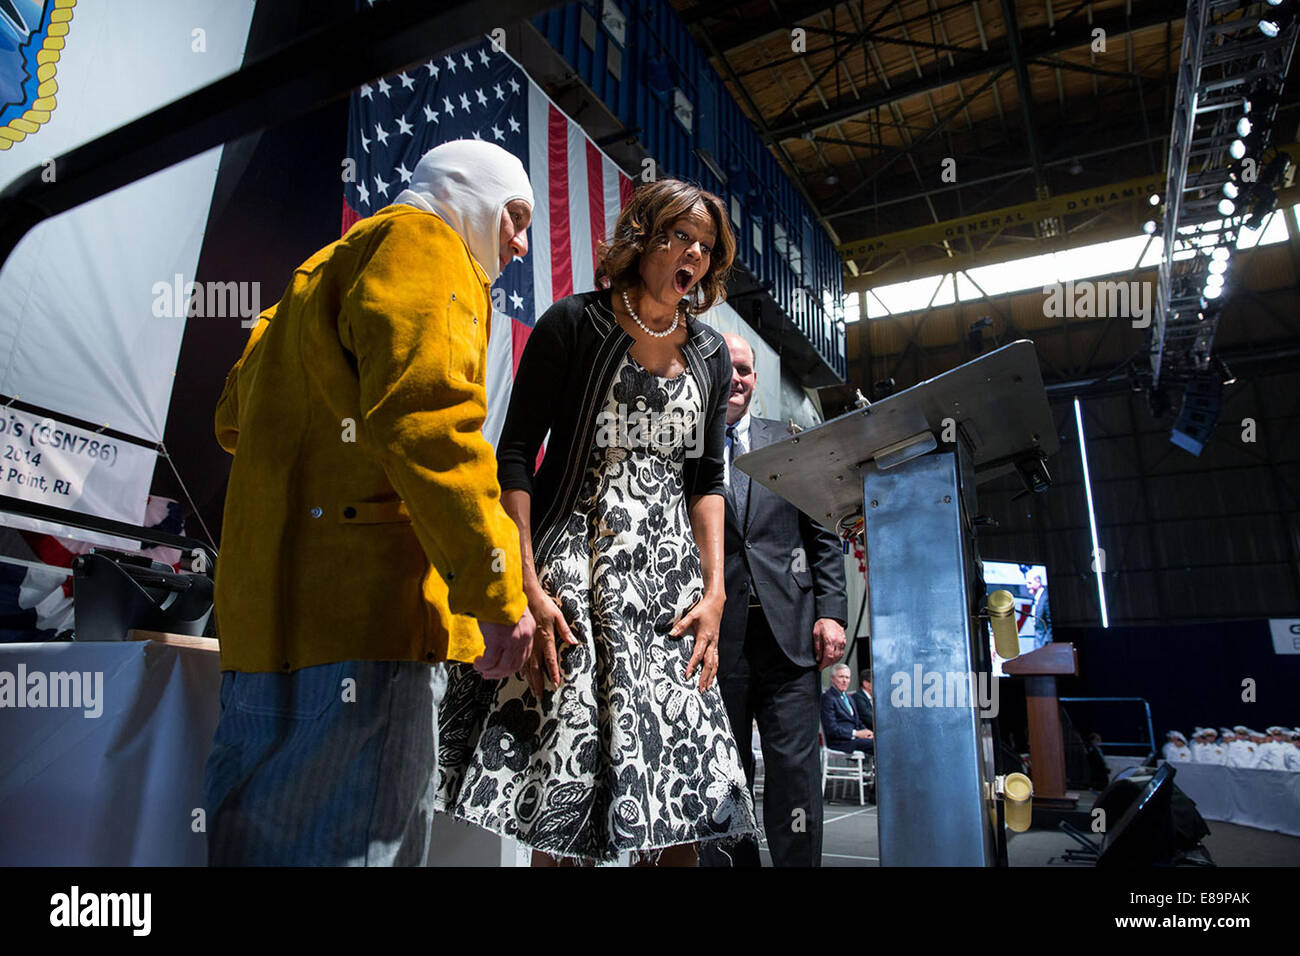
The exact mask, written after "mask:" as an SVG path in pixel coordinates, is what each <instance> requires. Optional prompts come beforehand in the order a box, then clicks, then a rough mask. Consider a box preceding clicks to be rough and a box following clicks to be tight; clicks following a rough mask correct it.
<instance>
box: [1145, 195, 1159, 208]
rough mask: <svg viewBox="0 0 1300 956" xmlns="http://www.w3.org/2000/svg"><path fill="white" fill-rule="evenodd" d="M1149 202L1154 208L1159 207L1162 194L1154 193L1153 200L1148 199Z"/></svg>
mask: <svg viewBox="0 0 1300 956" xmlns="http://www.w3.org/2000/svg"><path fill="white" fill-rule="evenodd" d="M1147 202H1149V203H1151V205H1153V206H1159V205H1160V194H1159V193H1152V194H1151V198H1150V199H1148V200H1147Z"/></svg>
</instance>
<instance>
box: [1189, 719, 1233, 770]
mask: <svg viewBox="0 0 1300 956" xmlns="http://www.w3.org/2000/svg"><path fill="white" fill-rule="evenodd" d="M1218 736H1219V734H1218V731H1216V730H1215V729H1214V728H1213V727H1197V728H1196V732H1195V733H1194V734H1192V761H1193V762H1194V763H1205V764H1219V765H1222V764H1223V763H1224V762H1225V761H1226V760H1227V754H1226V753H1225V752H1224V749H1223V747H1221V746H1220V745H1219V742H1218V740H1217V739H1216V738H1217V737H1218Z"/></svg>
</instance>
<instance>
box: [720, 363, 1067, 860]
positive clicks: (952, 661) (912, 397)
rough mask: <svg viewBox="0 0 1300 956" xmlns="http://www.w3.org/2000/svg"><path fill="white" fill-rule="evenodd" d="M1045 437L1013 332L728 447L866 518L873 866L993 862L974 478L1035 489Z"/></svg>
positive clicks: (1033, 366)
mask: <svg viewBox="0 0 1300 956" xmlns="http://www.w3.org/2000/svg"><path fill="white" fill-rule="evenodd" d="M1057 445H1058V443H1057V437H1056V428H1055V425H1054V424H1053V420H1052V414H1051V410H1050V409H1049V407H1048V404H1047V395H1046V393H1045V392H1044V390H1043V381H1042V377H1041V375H1040V374H1039V371H1038V357H1037V355H1036V354H1035V351H1034V345H1033V343H1032V342H1030V341H1028V340H1021V341H1018V342H1014V343H1012V344H1010V345H1007V346H1004V347H1002V348H1000V349H997V350H996V351H993V352H990V353H989V354H987V355H984V356H982V357H980V358H978V359H975V360H973V361H971V362H967V363H966V364H965V365H962V366H960V367H959V368H956V369H953V370H952V371H950V372H946V373H944V374H943V375H940V376H938V377H936V378H932V379H930V380H928V381H926V382H922V383H921V384H919V385H915V386H913V387H912V388H909V389H907V390H906V391H902V392H899V393H897V394H895V395H891V396H890V397H889V398H886V399H884V400H882V401H879V402H876V403H874V404H871V405H869V406H867V407H863V408H859V409H856V410H854V411H850V412H847V413H846V414H843V415H841V416H839V417H838V418H835V419H832V420H831V421H828V422H825V423H823V424H821V425H818V426H817V427H815V428H811V429H808V430H806V431H804V432H801V433H800V434H798V435H796V436H794V437H793V438H789V439H787V440H785V441H783V442H780V443H778V444H775V445H769V446H767V447H765V448H760V449H758V450H757V451H754V452H751V453H749V454H747V455H743V456H741V457H740V458H737V459H736V467H738V468H740V469H741V470H742V471H744V472H745V473H746V474H748V475H750V476H751V477H752V478H753V480H754V481H757V482H760V483H761V484H763V485H765V486H767V487H768V488H770V489H771V490H772V491H773V492H775V493H776V494H778V495H780V496H781V497H783V498H785V499H786V500H788V501H790V502H791V503H792V504H794V505H795V507H797V508H799V509H800V510H801V511H803V512H805V513H806V514H808V515H810V516H811V517H813V518H815V519H817V520H818V521H819V522H820V523H821V524H823V525H825V526H826V527H827V528H830V529H832V530H839V527H840V526H841V525H845V524H847V523H848V522H850V521H852V520H853V519H854V518H855V517H856V516H858V515H861V516H862V517H863V519H864V523H865V529H864V534H865V540H866V554H867V587H868V592H869V595H870V597H869V601H870V608H871V610H870V617H869V620H870V622H871V669H872V675H873V678H874V681H875V685H874V690H875V694H874V697H875V730H876V794H877V800H876V803H877V808H878V815H877V819H878V826H879V832H880V862H881V864H882V865H884V866H891V865H892V866H937V865H955V866H988V865H993V864H994V863H995V862H997V857H998V849H997V848H998V846H999V841H998V839H997V832H996V830H995V827H996V825H997V823H996V821H997V820H998V814H997V809H996V806H995V802H994V797H993V786H992V783H993V779H994V769H993V746H994V745H993V733H992V728H991V726H990V724H991V720H992V718H993V717H995V716H996V712H995V711H996V708H995V707H982V706H981V696H984V699H985V700H986V701H987V700H988V696H987V695H981V693H980V690H981V689H982V688H991V687H992V682H993V680H994V678H992V677H991V676H989V674H990V668H991V652H990V648H989V639H988V637H987V634H988V631H987V628H986V626H985V624H984V623H983V621H982V620H981V617H980V615H981V611H982V609H983V603H984V583H983V573H982V568H981V565H980V561H979V556H978V553H977V551H976V548H975V530H976V516H977V515H978V511H977V508H976V502H975V488H976V485H977V484H979V483H981V482H983V481H986V480H987V479H989V478H992V477H995V476H997V475H1000V474H1004V473H1007V472H1017V473H1019V475H1020V477H1021V478H1022V480H1023V481H1024V483H1025V486H1026V488H1027V489H1029V490H1033V491H1041V490H1044V489H1045V488H1046V487H1047V484H1048V482H1049V480H1050V479H1049V477H1048V473H1047V469H1046V466H1045V459H1046V458H1047V456H1048V455H1050V454H1052V453H1054V452H1055V451H1056V450H1057ZM980 675H984V676H983V677H981V676H980ZM992 693H996V691H992ZM991 699H992V701H993V702H996V700H997V698H996V696H993V697H992V698H991ZM989 711H993V713H989Z"/></svg>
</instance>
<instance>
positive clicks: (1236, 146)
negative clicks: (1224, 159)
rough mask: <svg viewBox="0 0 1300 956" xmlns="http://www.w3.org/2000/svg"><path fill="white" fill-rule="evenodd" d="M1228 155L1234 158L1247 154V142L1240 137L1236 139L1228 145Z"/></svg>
mask: <svg viewBox="0 0 1300 956" xmlns="http://www.w3.org/2000/svg"><path fill="white" fill-rule="evenodd" d="M1228 155H1229V156H1231V157H1232V158H1233V159H1241V158H1242V157H1243V156H1245V155H1246V144H1245V143H1243V142H1242V141H1241V140H1239V139H1234V140H1233V141H1232V142H1231V143H1230V144H1229V145H1228Z"/></svg>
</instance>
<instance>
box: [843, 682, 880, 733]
mask: <svg viewBox="0 0 1300 956" xmlns="http://www.w3.org/2000/svg"><path fill="white" fill-rule="evenodd" d="M873 686H874V685H873ZM849 700H851V701H853V706H854V708H855V709H856V710H857V712H858V720H860V721H862V726H863V727H866V728H867V729H868V730H875V729H876V714H875V708H874V707H873V706H872V702H871V698H870V697H868V696H867V692H866V691H865V690H863V689H862V688H861V687H859V688H858V689H857V690H855V691H854V692H853V693H852V694H851V695H850V696H849Z"/></svg>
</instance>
